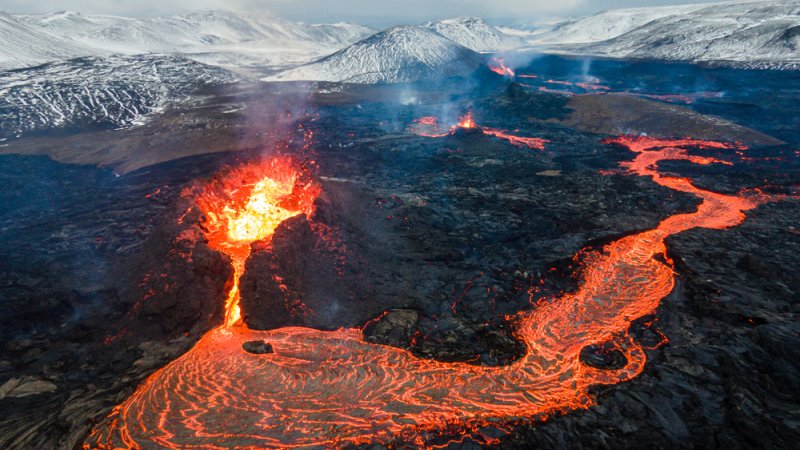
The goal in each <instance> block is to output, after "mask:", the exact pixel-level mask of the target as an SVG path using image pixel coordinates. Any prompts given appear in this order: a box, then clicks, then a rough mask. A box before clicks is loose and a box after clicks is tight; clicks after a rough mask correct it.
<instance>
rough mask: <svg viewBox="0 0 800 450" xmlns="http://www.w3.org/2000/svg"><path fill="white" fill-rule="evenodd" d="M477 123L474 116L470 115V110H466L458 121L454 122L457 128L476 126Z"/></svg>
mask: <svg viewBox="0 0 800 450" xmlns="http://www.w3.org/2000/svg"><path fill="white" fill-rule="evenodd" d="M477 126H478V124H476V123H475V118H474V117H472V112H468V113H466V114H465V115H463V116H462V117H461V118H459V119H458V123H457V124H456V127H457V128H466V129H471V128H476V127H477Z"/></svg>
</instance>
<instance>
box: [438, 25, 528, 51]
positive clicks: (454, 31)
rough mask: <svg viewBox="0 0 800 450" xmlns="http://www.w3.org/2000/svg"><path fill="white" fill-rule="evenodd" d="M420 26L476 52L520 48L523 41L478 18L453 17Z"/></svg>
mask: <svg viewBox="0 0 800 450" xmlns="http://www.w3.org/2000/svg"><path fill="white" fill-rule="evenodd" d="M422 26H424V27H427V28H430V29H432V30H434V31H436V32H437V33H439V34H441V35H442V36H444V37H446V38H448V39H450V40H452V41H455V42H457V43H459V44H461V45H463V46H464V47H467V48H469V49H472V50H475V51H476V52H498V51H502V50H508V49H511V48H515V47H519V46H521V45H522V44H523V43H524V41H523V40H522V39H519V38H518V37H515V36H509V35H507V34H505V33H503V32H502V31H500V30H499V29H497V28H495V27H493V26H491V25H489V24H488V23H486V22H485V21H484V20H483V19H481V18H478V17H455V18H452V19H442V20H437V21H434V22H427V23H425V24H423V25H422Z"/></svg>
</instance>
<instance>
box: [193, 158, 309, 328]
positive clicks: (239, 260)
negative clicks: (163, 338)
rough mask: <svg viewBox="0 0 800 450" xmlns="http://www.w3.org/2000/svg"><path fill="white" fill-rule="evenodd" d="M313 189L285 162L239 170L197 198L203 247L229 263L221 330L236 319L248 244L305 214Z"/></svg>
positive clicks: (268, 163)
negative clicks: (205, 219)
mask: <svg viewBox="0 0 800 450" xmlns="http://www.w3.org/2000/svg"><path fill="white" fill-rule="evenodd" d="M318 192H319V188H318V186H316V185H315V184H313V183H311V182H310V181H307V180H304V179H303V177H302V176H301V174H300V173H299V172H298V171H297V170H296V169H295V168H294V166H293V163H292V161H291V160H290V159H288V158H273V159H271V160H268V161H266V162H262V163H257V164H251V165H247V166H242V167H239V168H237V169H235V170H231V171H229V172H228V173H226V174H224V176H223V177H221V178H219V179H217V180H215V181H214V182H212V183H210V185H209V186H208V187H207V188H206V190H205V192H204V193H203V194H202V195H201V196H200V197H199V198H198V200H197V204H198V206H199V207H200V208H201V209H202V210H203V211H204V212H205V214H206V216H207V217H208V222H207V223H206V228H207V230H208V231H207V232H206V237H207V238H208V245H209V247H211V248H213V249H215V250H218V251H221V252H223V253H225V254H226V255H228V256H229V257H230V258H231V263H232V264H233V271H234V275H233V287H232V288H231V290H230V292H229V294H228V299H227V300H226V302H225V324H224V325H225V326H226V327H230V326H232V325H234V324H236V322H238V321H239V319H240V318H241V313H240V311H239V277H241V275H242V273H244V264H245V261H246V260H247V257H248V256H249V255H250V244H251V243H252V242H254V241H259V240H262V239H267V238H269V237H271V236H272V233H274V232H275V228H277V227H278V225H279V224H280V223H281V222H283V221H284V220H286V219H288V218H290V217H294V216H296V215H298V214H302V213H306V214H308V213H310V211H311V207H312V204H313V201H314V198H315V197H316V196H317V194H318Z"/></svg>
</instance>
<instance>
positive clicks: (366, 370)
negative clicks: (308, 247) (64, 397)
mask: <svg viewBox="0 0 800 450" xmlns="http://www.w3.org/2000/svg"><path fill="white" fill-rule="evenodd" d="M609 143H613V144H618V145H623V146H626V147H627V148H628V149H630V150H631V151H632V152H633V153H634V154H635V158H634V159H633V160H632V161H630V162H626V163H624V164H623V167H624V168H626V169H628V170H629V172H630V173H631V174H635V175H639V176H646V177H651V178H652V180H653V181H654V182H656V183H658V184H660V185H663V186H666V187H668V188H671V189H674V190H677V191H681V192H686V193H690V194H693V195H695V196H697V197H699V198H700V199H701V200H702V202H701V203H700V205H699V206H698V208H697V210H696V211H694V212H691V213H686V214H676V215H673V216H671V217H668V218H667V219H665V220H663V221H662V222H661V223H660V224H659V225H658V226H657V227H656V228H654V229H651V230H648V231H644V232H641V233H638V234H635V235H630V236H626V237H623V238H621V239H618V240H617V241H614V242H612V243H610V244H608V245H606V246H605V247H604V248H603V249H602V251H598V252H594V253H590V254H589V256H588V257H587V259H586V262H585V264H584V267H583V269H582V270H583V272H582V281H581V283H580V287H579V289H578V290H577V291H576V292H574V293H568V294H564V295H562V296H560V297H557V298H552V299H549V300H547V301H543V302H541V303H539V304H537V305H536V306H535V308H534V309H533V310H531V311H526V312H522V313H520V314H519V315H518V316H517V317H516V318H515V319H514V321H515V324H516V327H517V336H518V338H519V339H520V340H522V341H523V342H524V343H525V346H526V351H525V354H524V355H523V356H522V357H521V358H520V359H519V360H518V361H516V362H514V363H513V364H510V365H508V366H503V367H482V366H475V365H469V364H463V363H444V362H438V361H434V360H429V359H422V358H418V357H416V356H414V355H412V354H411V353H409V352H407V351H405V350H401V349H398V348H393V347H389V346H384V345H379V344H372V343H368V342H365V341H364V339H363V338H362V334H361V330H360V329H340V330H336V331H320V330H315V329H309V328H299V327H291V328H281V329H276V330H270V331H255V330H250V329H247V328H246V327H244V326H236V327H232V328H225V327H220V328H219V329H216V330H213V331H211V332H209V333H208V334H206V335H205V336H204V337H203V338H202V339H201V340H200V341H199V342H198V343H197V345H196V346H195V347H194V348H193V349H192V350H191V351H189V352H188V353H186V354H184V355H183V356H181V357H180V358H178V359H176V360H175V361H173V362H171V363H170V364H169V365H167V366H166V367H164V368H163V369H161V370H159V371H157V372H155V373H154V374H153V375H151V376H150V377H149V378H148V379H147V380H146V381H145V382H144V383H143V384H142V385H140V386H139V388H138V389H137V390H136V392H135V393H134V394H133V395H132V396H131V397H130V398H128V399H127V400H126V401H125V402H124V403H122V404H121V405H119V406H118V407H116V408H115V409H114V410H113V412H112V413H111V414H110V415H109V416H108V417H107V418H106V419H104V420H103V421H102V422H101V423H99V424H98V425H97V426H96V427H95V429H94V430H93V432H92V433H91V435H90V436H89V438H88V441H87V442H86V444H85V448H120V447H121V448H203V449H223V448H292V447H320V448H330V447H341V446H345V445H348V444H359V443H374V442H376V443H386V442H390V441H392V440H393V439H396V438H397V437H398V436H399V437H402V439H403V441H404V442H410V443H411V444H412V445H426V442H425V440H424V438H423V437H422V436H425V435H426V432H435V430H439V429H441V427H443V426H445V425H447V426H456V427H464V428H463V429H464V430H471V429H475V428H476V427H480V426H482V425H489V424H493V425H495V426H498V425H501V424H503V423H508V422H511V421H515V420H520V419H537V418H538V419H542V418H546V417H547V416H548V415H549V414H552V413H556V412H565V411H569V410H574V409H581V408H587V407H589V406H591V405H592V404H593V399H592V398H591V397H590V395H589V388H590V387H591V386H592V385H597V384H614V383H619V382H622V381H625V380H629V379H631V378H632V377H635V376H637V375H638V374H639V373H640V372H641V371H642V369H643V367H644V364H645V353H644V351H643V349H642V348H641V347H640V346H639V344H637V343H636V342H634V341H633V340H632V339H631V338H630V337H629V335H628V328H629V327H630V324H631V321H633V320H635V319H636V318H638V317H642V316H644V315H647V314H652V313H653V312H654V311H655V309H656V307H657V306H658V304H659V302H660V300H661V299H662V298H664V297H665V296H666V295H668V294H669V293H670V291H671V290H672V288H673V285H674V278H673V277H674V274H673V269H672V267H671V266H670V265H669V263H668V262H664V261H669V260H668V259H665V258H656V257H657V256H661V257H663V256H665V252H666V247H665V244H664V240H665V238H666V237H668V236H670V235H673V234H675V233H680V232H682V231H685V230H689V229H692V228H695V227H704V228H713V229H724V228H728V227H732V226H735V225H738V224H739V223H741V222H742V221H743V220H744V218H745V216H744V211H747V210H750V209H752V208H755V207H756V206H757V205H759V204H760V203H761V202H763V201H765V200H766V199H765V198H761V197H749V196H747V195H744V194H742V195H723V194H719V193H715V192H710V191H706V190H703V189H700V188H698V187H696V186H694V185H693V184H692V181H691V180H689V179H685V178H677V177H672V176H667V175H664V174H661V173H660V172H659V171H658V168H657V164H658V163H659V162H660V161H664V160H674V159H679V160H687V161H692V162H698V163H713V162H715V161H713V160H710V159H709V158H699V157H695V156H692V155H690V154H689V153H688V152H687V148H695V147H713V148H718V149H721V150H725V149H735V148H738V147H736V146H734V145H728V144H720V143H715V142H704V141H696V140H678V141H669V140H658V139H650V138H632V137H620V138H616V139H613V140H611V141H609ZM279 192H280V193H283V192H286V191H285V190H279ZM238 204H239V205H240V207H244V208H245V209H247V207H248V206H243V205H250V203H249V200H242V201H240V202H239V203H238ZM254 207H255V206H254ZM281 208H284V209H285V210H286V211H287V212H285V213H283V212H281V213H280V214H278V215H276V216H273V215H270V216H269V217H274V218H275V220H278V219H279V218H280V217H281V216H282V215H288V214H292V213H295V212H297V211H304V210H303V208H297V207H286V205H284V206H282V207H281ZM223 210H224V208H223ZM239 217H242V216H241V215H240V214H239V213H238V212H237V213H233V214H231V215H229V216H228V220H233V223H231V222H227V223H228V225H227V227H228V229H233V228H236V226H235V224H236V223H237V222H236V220H237V218H239ZM223 223H224V222H223ZM260 226H261V224H254V225H252V226H251V225H249V224H248V225H243V229H245V230H247V233H246V234H247V236H248V238H247V239H250V237H252V236H255V235H261V232H260V231H259V232H255V231H252V230H257V229H258V230H260V229H261V228H260ZM271 227H272V226H271V225H269V226H267V228H268V229H272V228H271ZM236 229H238V228H236ZM251 232H252V233H251ZM211 235H212V238H213V232H212V233H211ZM211 240H212V241H213V239H211ZM245 241H246V240H245ZM243 242H244V241H243ZM220 245H221V244H220ZM226 245H227V244H226ZM234 247H235V248H238V244H235V245H234ZM253 339H263V340H266V341H268V342H269V343H271V344H272V346H273V348H274V353H272V354H265V355H254V354H249V353H247V352H245V351H243V350H242V343H243V342H245V341H248V340H253ZM607 341H614V342H615V343H616V345H617V346H618V348H620V350H622V351H623V352H624V354H625V356H626V357H627V361H628V362H627V365H626V366H625V367H623V368H621V369H618V370H600V369H595V368H592V367H589V366H586V365H585V364H583V363H582V362H581V361H580V352H581V349H582V348H584V347H585V346H587V345H591V344H599V343H603V342H607Z"/></svg>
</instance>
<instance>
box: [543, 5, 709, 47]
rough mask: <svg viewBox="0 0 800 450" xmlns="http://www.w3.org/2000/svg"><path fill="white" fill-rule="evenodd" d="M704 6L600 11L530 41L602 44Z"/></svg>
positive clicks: (566, 23)
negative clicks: (652, 23)
mask: <svg viewBox="0 0 800 450" xmlns="http://www.w3.org/2000/svg"><path fill="white" fill-rule="evenodd" d="M704 6H705V5H702V4H699V5H698V4H694V5H679V6H662V7H656V8H626V9H618V10H611V11H604V12H601V13H598V14H595V15H593V16H588V17H581V18H578V19H574V20H568V21H566V22H562V23H559V24H555V26H553V28H552V29H551V30H549V31H547V32H545V33H540V34H538V35H537V36H535V37H533V38H532V39H531V40H530V42H532V43H543V44H576V43H590V42H599V41H605V40H607V39H611V38H615V37H617V36H620V35H622V34H625V33H627V32H629V31H631V30H635V29H636V28H639V27H640V26H642V25H645V24H647V23H650V22H652V21H654V20H659V19H662V18H664V17H669V16H674V15H680V14H687V13H691V12H693V11H696V10H698V9H702V8H703V7H704Z"/></svg>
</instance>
